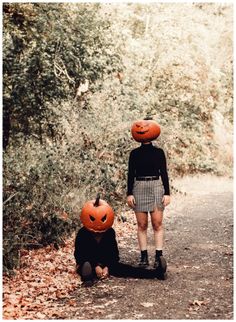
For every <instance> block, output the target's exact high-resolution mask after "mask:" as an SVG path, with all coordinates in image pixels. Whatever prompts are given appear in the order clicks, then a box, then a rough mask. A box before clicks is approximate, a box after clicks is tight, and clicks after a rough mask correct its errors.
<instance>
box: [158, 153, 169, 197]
mask: <svg viewBox="0 0 236 322" xmlns="http://www.w3.org/2000/svg"><path fill="white" fill-rule="evenodd" d="M160 175H161V179H162V183H163V186H164V190H165V192H164V194H165V195H170V186H169V178H168V173H167V165H166V157H165V153H164V151H163V150H161V162H160Z"/></svg>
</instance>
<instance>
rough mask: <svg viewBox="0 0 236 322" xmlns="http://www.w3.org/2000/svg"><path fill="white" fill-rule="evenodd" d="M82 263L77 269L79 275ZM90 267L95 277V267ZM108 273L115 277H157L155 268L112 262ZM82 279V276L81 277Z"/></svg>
mask: <svg viewBox="0 0 236 322" xmlns="http://www.w3.org/2000/svg"><path fill="white" fill-rule="evenodd" d="M82 267H83V264H82V265H80V267H79V269H78V271H77V272H78V274H80V275H81V270H82ZM91 267H92V275H93V277H95V278H96V272H95V267H94V266H93V265H91ZM108 270H109V274H110V275H112V276H116V277H132V278H142V279H144V278H145V279H153V278H155V277H157V272H156V270H155V269H145V268H142V267H135V266H131V265H129V264H124V263H120V262H117V263H113V264H110V265H108ZM81 277H82V276H81ZM82 280H83V277H82Z"/></svg>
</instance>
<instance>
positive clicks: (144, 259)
mask: <svg viewBox="0 0 236 322" xmlns="http://www.w3.org/2000/svg"><path fill="white" fill-rule="evenodd" d="M138 265H139V266H140V267H147V266H148V265H149V262H148V253H147V250H141V258H140V262H139V264H138Z"/></svg>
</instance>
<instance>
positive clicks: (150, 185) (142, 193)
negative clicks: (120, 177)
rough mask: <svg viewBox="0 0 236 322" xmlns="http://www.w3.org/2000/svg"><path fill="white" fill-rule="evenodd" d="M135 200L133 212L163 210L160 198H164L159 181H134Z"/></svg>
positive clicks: (162, 188)
mask: <svg viewBox="0 0 236 322" xmlns="http://www.w3.org/2000/svg"><path fill="white" fill-rule="evenodd" d="M133 195H134V198H135V202H136V205H135V208H134V211H135V212H149V211H153V210H154V209H155V208H158V209H159V210H164V205H163V203H162V198H163V196H164V187H163V184H162V182H161V180H153V181H138V180H135V182H134V187H133Z"/></svg>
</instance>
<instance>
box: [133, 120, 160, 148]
mask: <svg viewBox="0 0 236 322" xmlns="http://www.w3.org/2000/svg"><path fill="white" fill-rule="evenodd" d="M131 133H132V136H133V138H134V139H135V141H137V142H143V143H145V142H150V141H152V140H155V139H156V138H157V137H158V136H159V135H160V133H161V128H160V126H159V125H158V124H157V122H155V121H153V120H150V119H144V120H139V121H136V122H134V123H133V125H132V127H131Z"/></svg>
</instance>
